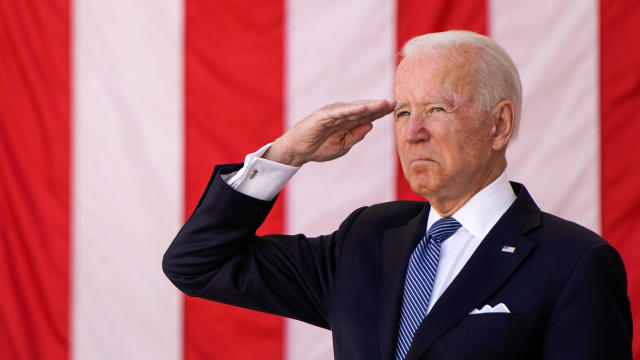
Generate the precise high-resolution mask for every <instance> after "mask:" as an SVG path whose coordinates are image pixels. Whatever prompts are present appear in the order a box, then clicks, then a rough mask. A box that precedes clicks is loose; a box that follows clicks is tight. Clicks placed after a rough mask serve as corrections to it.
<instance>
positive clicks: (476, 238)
mask: <svg viewBox="0 0 640 360" xmlns="http://www.w3.org/2000/svg"><path fill="white" fill-rule="evenodd" d="M270 146H271V144H267V145H265V146H263V147H262V148H260V150H258V151H256V152H254V153H252V154H249V155H247V156H246V157H245V160H244V166H243V167H242V169H240V170H239V171H237V172H235V173H231V174H227V175H224V176H223V179H224V180H225V181H226V182H227V183H228V184H229V185H230V186H231V187H233V188H234V189H235V190H237V191H239V192H241V193H243V194H245V195H249V196H251V197H254V198H256V199H260V200H271V199H273V198H274V197H275V196H276V195H277V194H278V192H280V190H282V188H283V187H284V185H285V184H286V183H287V181H289V179H291V178H292V177H293V175H295V173H296V172H297V171H298V169H299V168H298V167H293V166H288V165H284V164H280V163H277V162H274V161H270V160H266V159H263V158H261V156H262V155H263V154H264V153H265V152H266V151H267V149H269V147H270ZM515 199H516V195H515V194H514V192H513V189H512V188H511V185H510V184H509V181H508V180H507V176H506V174H505V173H504V172H503V173H502V174H501V175H500V176H498V178H496V179H495V180H494V181H493V182H492V183H491V184H489V185H488V186H487V187H485V188H484V189H482V190H480V191H479V192H478V193H476V194H475V195H473V197H472V198H471V199H469V201H467V202H466V204H464V205H463V206H462V207H461V208H460V209H458V211H456V212H455V214H453V218H454V219H456V220H457V221H458V222H459V223H460V224H461V225H462V226H461V227H460V229H458V231H456V232H455V233H454V234H453V235H451V237H449V239H447V240H446V241H445V242H443V243H442V246H441V248H440V259H439V261H438V270H437V272H436V278H435V281H434V284H433V289H432V291H431V299H430V301H429V308H428V309H427V313H428V312H429V311H431V308H432V307H433V305H434V304H435V303H436V302H437V301H438V299H439V298H440V296H441V295H442V294H443V293H444V291H445V290H446V289H447V287H448V286H449V284H451V282H452V281H453V279H455V278H456V276H457V275H458V273H460V270H462V268H463V267H464V265H465V264H466V263H467V261H468V260H469V258H470V257H471V255H472V254H473V253H474V251H476V249H477V248H478V246H479V245H480V242H481V241H482V239H484V237H485V236H486V235H487V234H488V233H489V231H490V230H491V228H493V226H494V225H495V224H496V223H497V222H498V220H499V219H500V217H501V216H502V215H503V214H504V213H505V212H506V211H507V209H508V208H509V206H511V204H512V203H513V202H514V201H515ZM440 218H441V216H440V215H439V214H438V212H436V211H429V218H428V219H427V229H426V230H428V229H429V228H430V227H431V225H433V224H434V223H435V222H436V221H438V220H439V219H440Z"/></svg>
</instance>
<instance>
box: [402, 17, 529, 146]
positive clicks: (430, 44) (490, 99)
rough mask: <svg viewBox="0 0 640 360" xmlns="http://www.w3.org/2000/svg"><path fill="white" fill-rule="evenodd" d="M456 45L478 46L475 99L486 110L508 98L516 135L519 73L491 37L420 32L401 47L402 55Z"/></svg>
mask: <svg viewBox="0 0 640 360" xmlns="http://www.w3.org/2000/svg"><path fill="white" fill-rule="evenodd" d="M456 47H471V48H474V49H477V50H479V54H478V58H477V63H476V66H477V74H478V81H477V83H476V85H477V86H478V87H479V89H477V90H478V91H477V93H478V101H479V103H480V105H481V106H482V107H483V108H484V109H485V110H486V111H491V110H492V109H493V107H494V106H495V105H496V104H498V103H499V102H500V101H502V100H511V101H512V102H513V104H514V106H515V119H514V126H513V134H514V135H515V134H516V132H517V130H518V123H519V120H520V109H521V108H522V84H521V83H520V75H519V74H518V69H517V68H516V66H515V64H514V63H513V61H512V60H511V58H510V57H509V55H508V54H507V52H506V51H505V50H504V49H503V48H502V47H501V46H500V45H498V43H496V42H495V41H493V40H492V39H491V38H489V37H487V36H483V35H480V34H476V33H474V32H471V31H463V30H450V31H445V32H439V33H431V34H425V35H420V36H416V37H414V38H412V39H411V40H409V41H407V43H406V44H405V45H404V47H403V48H402V57H403V58H404V57H407V56H410V55H414V54H419V53H424V52H429V51H433V50H439V49H451V48H456Z"/></svg>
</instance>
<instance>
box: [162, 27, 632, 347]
mask: <svg viewBox="0 0 640 360" xmlns="http://www.w3.org/2000/svg"><path fill="white" fill-rule="evenodd" d="M403 55H404V58H403V60H402V62H401V63H400V65H399V66H398V69H397V72H396V79H395V101H393V102H388V101H384V100H380V101H358V102H354V103H348V104H343V103H340V104H332V105H329V106H326V107H324V108H322V109H320V110H318V111H316V112H314V113H313V114H311V115H310V116H309V117H307V118H306V119H304V120H303V121H301V122H299V123H298V124H296V125H295V126H294V127H292V128H291V129H290V130H288V131H287V132H286V133H285V134H284V135H282V136H281V137H280V138H278V139H277V140H276V141H275V142H274V143H273V144H270V145H267V146H265V147H264V148H262V149H260V150H259V151H258V152H256V153H254V154H252V155H249V156H248V157H247V159H246V160H245V164H244V166H243V165H240V164H235V165H222V166H218V167H216V169H215V170H214V174H213V177H212V179H211V181H210V183H209V185H208V186H207V189H206V190H205V193H204V195H203V197H202V199H201V200H200V202H199V204H198V206H197V208H196V210H195V211H194V213H193V215H191V217H190V218H189V220H188V221H187V223H186V224H185V226H184V227H183V229H182V230H181V231H180V233H179V234H178V235H177V237H176V239H175V240H174V241H173V243H172V244H171V246H170V247H169V249H168V250H167V253H166V254H165V257H164V261H163V268H164V271H165V273H166V274H167V276H168V277H169V278H170V279H171V281H173V283H174V284H175V285H176V286H177V287H179V288H180V289H181V290H183V291H184V292H185V293H187V294H188V295H191V296H199V297H203V298H207V299H211V300H214V301H220V302H224V303H229V304H233V305H237V306H243V307H247V308H251V309H256V310H259V311H265V312H270V313H274V314H279V315H283V316H288V317H292V318H295V319H299V320H302V321H306V322H309V323H311V324H315V325H318V326H321V327H325V328H327V329H331V330H332V332H333V343H334V352H335V355H336V359H485V358H486V359H489V358H490V359H529V358H530V359H539V358H545V359H556V358H558V359H629V358H631V314H630V306H629V300H628V297H627V293H626V277H625V273H624V267H623V264H622V261H621V259H620V257H619V255H618V253H617V252H616V251H615V250H614V249H613V248H612V247H611V246H609V245H608V244H607V243H606V242H605V241H604V240H603V239H602V238H600V237H599V236H598V235H596V234H594V233H593V232H590V231H589V230H586V229H584V228H582V227H580V226H578V225H576V224H573V223H570V222H568V221H565V220H562V219H560V218H557V217H555V216H553V215H550V214H547V213H544V212H541V211H540V210H539V209H538V207H537V206H536V205H535V203H534V202H533V200H532V199H531V197H530V196H529V194H528V193H527V190H526V189H525V188H524V186H522V185H520V184H517V183H511V184H510V183H509V182H508V181H507V179H506V176H505V174H504V170H505V168H506V165H507V162H506V157H505V151H506V148H507V145H508V143H509V141H510V139H511V137H512V136H513V134H514V131H515V129H516V127H517V122H518V116H519V113H520V104H521V86H520V80H519V77H518V73H517V70H516V69H515V66H514V65H513V63H512V61H511V60H510V59H509V57H508V55H507V54H506V53H505V52H504V51H503V50H502V49H501V48H500V47H499V46H498V45H497V44H496V43H494V42H493V41H492V40H490V39H489V38H487V37H484V36H481V35H478V34H474V33H470V32H463V31H450V32H445V33H438V34H428V35H423V36H420V37H417V38H414V39H412V40H411V41H409V42H408V43H407V44H406V45H405V48H404V50H403ZM392 111H393V112H394V126H395V137H396V142H397V146H398V154H399V157H400V161H401V164H402V168H403V171H404V175H405V177H406V178H407V180H408V181H409V183H410V185H411V188H412V190H413V191H414V192H416V193H418V194H420V195H422V196H423V197H424V198H425V199H426V200H427V203H422V202H408V201H396V202H390V203H384V204H378V205H374V206H370V207H365V208H361V209H358V210H356V211H354V212H353V213H352V214H351V215H350V216H349V217H348V218H347V219H345V220H344V222H343V223H342V225H341V226H340V228H339V229H338V230H336V231H335V232H334V233H332V234H330V235H326V236H321V237H318V238H307V237H305V236H304V235H295V236H286V235H270V236H264V237H257V236H256V235H255V231H256V229H257V228H258V227H259V226H260V224H261V223H262V221H263V220H264V218H265V217H266V215H267V214H268V211H269V209H270V207H271V206H272V205H273V198H274V197H275V195H276V194H277V192H278V191H279V190H280V189H281V188H282V186H283V185H284V183H285V182H286V181H287V179H288V178H290V177H291V176H292V175H293V173H295V170H296V169H297V168H298V167H300V166H302V165H303V164H305V163H306V162H309V161H328V160H332V159H335V158H337V157H339V156H342V155H344V154H345V153H346V152H348V151H349V149H350V148H351V147H352V146H353V145H354V144H356V143H357V142H358V141H360V140H362V139H363V138H364V136H365V135H366V133H367V132H368V131H370V130H371V128H372V124H371V122H372V121H374V120H375V119H377V118H380V117H382V116H384V115H386V114H387V113H390V112H392ZM310 206H313V204H310Z"/></svg>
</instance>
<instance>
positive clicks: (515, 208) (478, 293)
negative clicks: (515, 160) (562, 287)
mask: <svg viewBox="0 0 640 360" xmlns="http://www.w3.org/2000/svg"><path fill="white" fill-rule="evenodd" d="M513 186H514V190H515V192H516V194H517V199H516V201H515V202H514V204H512V206H511V207H510V208H509V210H507V212H506V213H505V214H504V215H503V216H502V218H501V219H500V220H499V221H498V223H497V224H496V225H495V226H494V227H493V229H492V230H491V231H490V232H489V234H487V236H486V237H485V239H484V240H483V241H482V243H481V244H480V246H479V247H478V249H476V251H475V252H474V254H473V255H472V256H471V258H470V259H469V261H468V262H467V264H466V265H465V266H464V267H463V268H462V270H461V271H460V273H459V274H458V276H457V277H456V278H455V279H454V280H453V282H452V283H451V285H449V287H448V288H447V290H446V291H445V292H444V293H443V294H442V296H441V297H440V299H438V302H437V303H436V304H435V305H434V307H433V308H432V309H431V311H430V312H429V314H428V315H427V317H426V319H425V320H424V321H423V323H422V325H421V326H420V327H419V328H418V330H417V331H416V334H415V336H414V341H413V345H412V346H411V348H410V349H409V352H408V353H407V356H406V359H407V360H409V359H418V358H420V356H421V355H422V354H423V353H424V352H426V351H427V350H428V349H429V348H430V347H431V346H432V345H433V343H434V342H435V341H436V340H437V339H438V338H439V337H440V336H442V335H443V334H444V333H445V332H446V331H447V330H449V329H450V328H451V327H453V326H454V325H455V324H456V323H457V322H458V321H460V320H462V319H463V318H464V317H465V316H467V314H469V312H470V311H471V310H473V309H474V308H475V307H477V306H479V305H481V304H482V303H483V302H484V301H485V300H486V299H487V298H489V297H490V296H491V295H492V294H493V293H494V292H495V291H496V290H497V289H499V288H500V286H501V285H502V284H503V283H504V282H505V281H506V280H507V279H508V278H509V276H510V275H511V274H512V273H513V272H514V271H515V270H516V269H517V268H518V266H519V265H520V264H521V263H522V262H523V261H524V260H525V258H526V257H527V255H528V254H529V252H530V251H531V250H532V249H533V247H534V243H533V242H532V241H531V240H529V239H527V238H526V237H525V236H523V234H524V233H525V232H526V231H528V230H530V229H532V228H534V227H536V226H538V225H539V221H540V213H539V210H538V208H537V206H536V205H535V203H534V202H533V200H532V199H531V197H530V196H529V194H528V193H527V192H526V190H525V189H524V187H522V185H519V184H513ZM505 245H507V246H514V247H516V250H515V252H514V253H513V254H511V253H508V252H503V251H501V249H502V247H503V246H505ZM405 267H406V264H405ZM402 274H404V271H403V272H402ZM393 291H394V292H398V293H401V291H398V290H395V289H394V290H393ZM400 296H401V295H400ZM493 305H495V304H493ZM394 325H395V326H396V327H397V319H396V322H395V323H394ZM394 334H395V333H394ZM386 358H390V357H388V356H387V357H386Z"/></svg>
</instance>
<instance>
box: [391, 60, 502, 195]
mask: <svg viewBox="0 0 640 360" xmlns="http://www.w3.org/2000/svg"><path fill="white" fill-rule="evenodd" d="M474 63H475V54H474V53H473V51H472V50H456V51H455V52H453V51H451V50H438V51H436V52H430V53H425V54H417V55H411V56H408V57H406V58H405V59H403V60H402V62H401V63H400V65H398V69H397V72H396V78H395V99H396V101H397V103H398V105H397V106H396V111H395V114H394V119H395V120H394V124H395V137H396V143H397V146H398V154H399V156H400V162H401V164H402V170H403V171H404V175H405V177H406V178H407V180H408V181H409V184H410V185H411V189H412V190H413V191H414V192H416V193H418V194H420V195H422V196H424V197H425V198H427V199H429V198H430V197H433V196H435V197H437V198H439V199H459V198H460V197H463V196H465V195H466V194H468V193H469V192H471V193H474V192H476V191H478V190H480V189H476V188H475V187H477V186H479V185H481V183H482V182H485V181H486V180H487V179H486V178H487V177H488V176H490V174H489V168H490V166H489V163H490V160H491V159H492V156H495V154H493V152H492V148H491V127H492V126H491V121H490V116H489V115H490V113H489V112H487V111H485V110H483V109H482V108H481V106H480V105H479V104H478V102H477V101H476V99H475V93H476V83H475V82H476V79H475V70H474V69H475V67H474Z"/></svg>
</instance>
